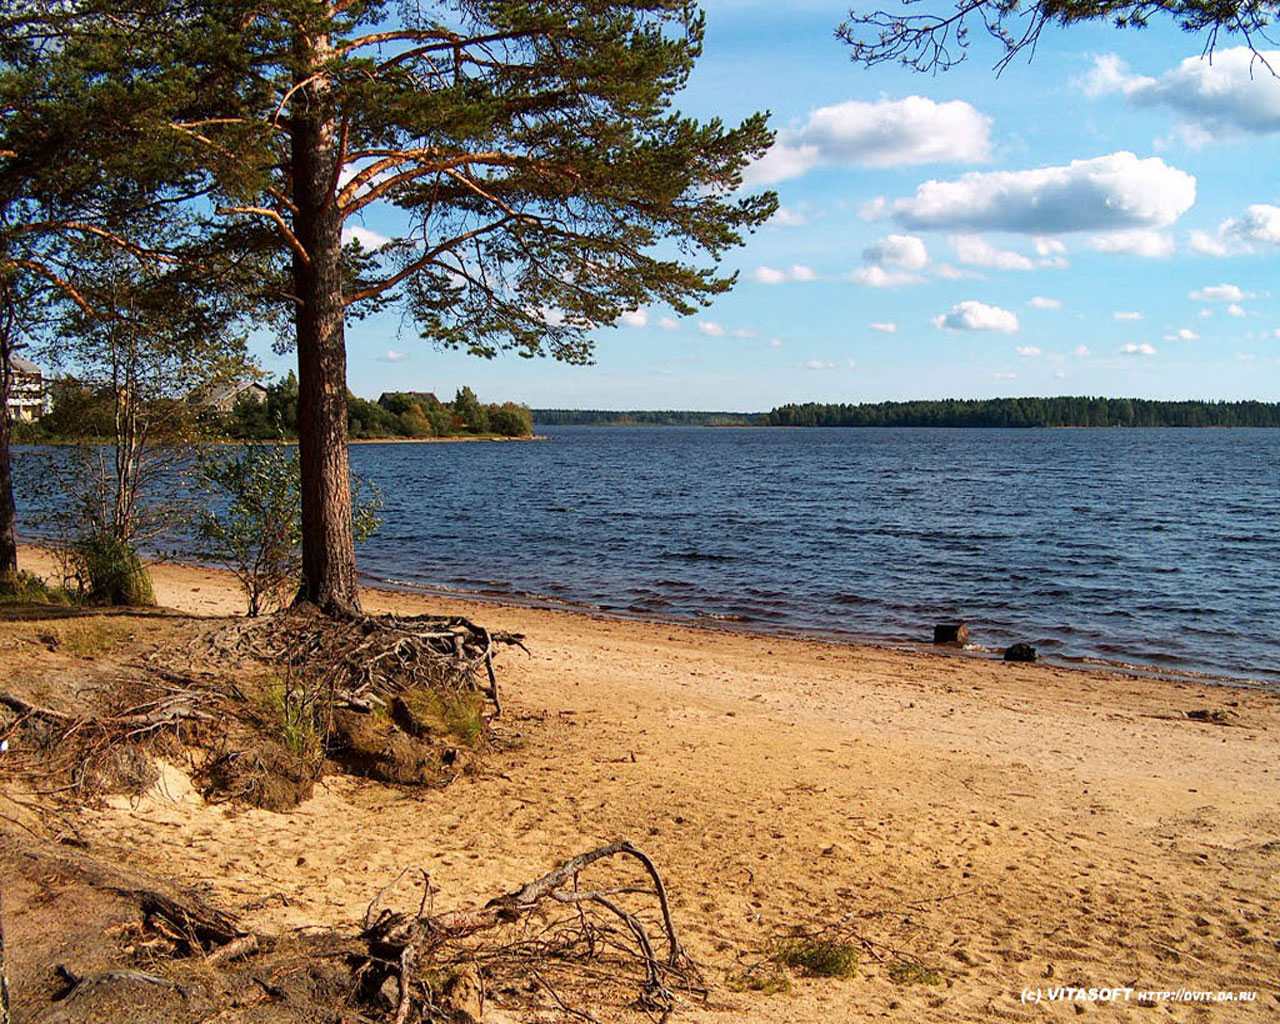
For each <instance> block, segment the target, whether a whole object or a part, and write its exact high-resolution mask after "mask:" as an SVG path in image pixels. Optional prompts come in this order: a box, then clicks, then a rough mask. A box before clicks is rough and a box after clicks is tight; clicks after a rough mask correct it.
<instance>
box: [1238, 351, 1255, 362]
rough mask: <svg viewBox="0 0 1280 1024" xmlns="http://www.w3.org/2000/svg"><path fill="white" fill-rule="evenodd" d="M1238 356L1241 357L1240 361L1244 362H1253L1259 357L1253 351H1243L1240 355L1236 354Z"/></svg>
mask: <svg viewBox="0 0 1280 1024" xmlns="http://www.w3.org/2000/svg"><path fill="white" fill-rule="evenodd" d="M1236 358H1237V359H1239V360H1240V362H1242V363H1251V362H1253V361H1254V360H1255V359H1257V358H1258V357H1257V356H1256V355H1254V354H1253V353H1252V352H1241V353H1240V354H1239V355H1237V356H1236Z"/></svg>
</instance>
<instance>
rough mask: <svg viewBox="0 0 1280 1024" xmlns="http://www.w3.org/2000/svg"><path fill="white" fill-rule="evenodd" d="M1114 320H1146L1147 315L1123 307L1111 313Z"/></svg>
mask: <svg viewBox="0 0 1280 1024" xmlns="http://www.w3.org/2000/svg"><path fill="white" fill-rule="evenodd" d="M1111 317H1112V319H1113V320H1145V319H1146V317H1145V316H1143V315H1142V314H1141V313H1139V312H1137V311H1136V310H1131V309H1122V310H1118V311H1117V312H1115V313H1112V314H1111Z"/></svg>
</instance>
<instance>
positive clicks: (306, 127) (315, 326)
mask: <svg viewBox="0 0 1280 1024" xmlns="http://www.w3.org/2000/svg"><path fill="white" fill-rule="evenodd" d="M296 52H297V55H298V76H297V80H298V82H299V85H300V86H301V88H300V89H299V92H300V93H304V94H306V98H305V100H301V99H295V101H294V107H293V109H294V114H293V119H292V125H291V136H292V171H293V202H294V208H295V211H296V212H295V213H294V225H293V228H294V235H295V237H296V238H297V241H298V248H297V249H295V251H294V256H293V279H294V288H295V295H296V297H297V301H298V311H297V344H298V455H299V461H300V463H301V471H302V480H301V485H302V487H301V493H302V587H301V589H300V590H299V592H298V601H299V602H310V603H312V604H314V605H316V606H317V607H319V608H320V609H321V610H322V611H324V612H326V613H328V614H331V615H355V614H358V613H359V611H360V594H359V589H358V587H357V583H356V554H355V538H354V534H353V531H352V523H351V488H350V483H349V480H350V477H349V473H348V465H347V463H348V458H347V386H346V382H347V351H346V339H345V336H344V331H343V327H344V324H343V319H344V305H343V281H342V217H341V214H340V212H339V210H338V205H337V201H336V195H335V192H336V185H337V174H338V153H337V147H336V145H335V134H336V132H335V125H334V119H333V114H332V107H331V104H330V102H329V98H328V93H329V88H328V83H327V81H326V78H325V76H324V73H323V70H322V69H323V66H324V63H325V61H326V59H327V58H328V56H329V53H330V43H329V37H328V36H327V35H324V34H317V35H313V36H307V35H305V34H303V35H301V36H300V37H299V39H298V41H297V43H296ZM303 83H306V84H305V85H304V84H303Z"/></svg>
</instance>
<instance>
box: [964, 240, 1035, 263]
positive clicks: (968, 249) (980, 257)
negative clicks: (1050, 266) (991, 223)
mask: <svg viewBox="0 0 1280 1024" xmlns="http://www.w3.org/2000/svg"><path fill="white" fill-rule="evenodd" d="M951 248H953V249H954V250H955V253H956V259H958V260H959V261H960V262H961V263H969V264H973V265H975V266H979V267H986V268H987V269H988V270H1034V269H1035V266H1036V265H1035V264H1034V263H1032V262H1031V260H1030V259H1028V258H1027V257H1026V256H1023V255H1022V253H1020V252H1011V251H1009V250H1007V249H1006V250H1001V249H997V248H996V247H995V246H994V245H992V244H991V243H990V242H988V241H987V240H986V239H985V238H983V237H982V236H981V235H952V236H951Z"/></svg>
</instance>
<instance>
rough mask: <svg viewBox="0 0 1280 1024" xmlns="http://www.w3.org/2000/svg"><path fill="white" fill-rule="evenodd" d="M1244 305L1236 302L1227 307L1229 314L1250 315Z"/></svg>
mask: <svg viewBox="0 0 1280 1024" xmlns="http://www.w3.org/2000/svg"><path fill="white" fill-rule="evenodd" d="M1248 315H1249V314H1248V313H1247V312H1246V311H1245V308H1244V307H1243V306H1237V305H1236V304H1235V303H1234V302H1233V303H1231V305H1229V306H1228V307H1227V316H1237V317H1238V316H1248Z"/></svg>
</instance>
